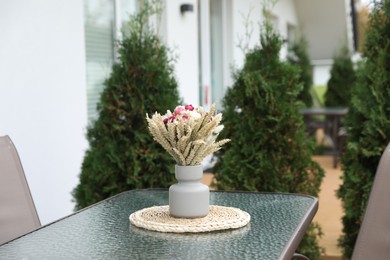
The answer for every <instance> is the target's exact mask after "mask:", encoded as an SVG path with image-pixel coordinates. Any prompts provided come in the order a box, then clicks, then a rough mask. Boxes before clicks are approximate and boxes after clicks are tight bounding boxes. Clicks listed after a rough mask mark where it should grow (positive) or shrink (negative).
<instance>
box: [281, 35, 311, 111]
mask: <svg viewBox="0 0 390 260" xmlns="http://www.w3.org/2000/svg"><path fill="white" fill-rule="evenodd" d="M287 59H288V61H289V62H291V63H292V64H296V65H298V66H299V68H300V69H301V70H300V75H299V81H300V82H302V83H303V89H302V91H301V92H300V93H299V94H298V99H299V100H301V101H302V102H303V103H304V104H305V105H306V107H311V106H313V98H312V96H311V94H310V89H311V87H312V85H313V77H312V68H311V64H310V58H309V54H308V53H307V41H306V39H305V38H303V36H302V37H300V38H299V40H298V41H295V42H294V43H293V44H292V46H291V47H290V50H289V55H288V57H287Z"/></svg>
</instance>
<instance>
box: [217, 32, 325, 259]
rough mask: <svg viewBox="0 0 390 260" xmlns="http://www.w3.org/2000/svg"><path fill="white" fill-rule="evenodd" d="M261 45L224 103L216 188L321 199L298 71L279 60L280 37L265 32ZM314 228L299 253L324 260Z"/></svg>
mask: <svg viewBox="0 0 390 260" xmlns="http://www.w3.org/2000/svg"><path fill="white" fill-rule="evenodd" d="M260 41H261V47H256V48H254V49H253V50H251V51H249V52H248V53H247V54H246V57H245V63H244V67H243V68H242V69H241V70H239V71H236V72H235V73H234V75H233V76H234V85H233V86H232V87H231V88H229V89H228V91H227V93H226V95H225V97H224V99H223V104H222V105H223V115H224V120H223V124H224V125H225V129H224V131H222V133H221V135H223V137H224V138H231V142H230V143H228V144H226V147H225V148H224V149H222V150H221V151H220V152H219V153H218V154H216V157H217V159H218V161H217V163H216V165H215V167H214V168H213V172H214V174H215V183H214V185H215V186H216V187H217V188H218V189H222V190H247V191H264V192H267V191H271V192H293V193H303V194H310V195H313V196H318V192H319V188H320V184H321V181H322V178H323V176H324V172H323V170H322V169H321V168H320V166H319V165H318V164H317V163H316V162H314V161H313V160H312V159H311V155H312V152H313V150H314V143H312V141H310V139H309V138H307V136H306V134H305V126H304V123H303V118H302V115H301V114H300V113H299V108H300V107H302V103H301V102H300V101H298V99H297V96H298V94H299V93H300V92H301V90H302V84H301V83H300V81H299V78H300V74H299V68H298V67H296V66H294V65H292V64H290V63H289V62H282V61H280V59H279V51H280V48H281V44H282V42H281V39H280V38H279V36H278V35H276V34H274V33H272V29H271V28H270V27H269V26H268V25H266V29H265V31H264V32H262V33H261V36H260ZM320 233H321V231H320V229H319V226H318V225H317V224H312V225H311V226H310V228H309V231H308V233H307V235H306V236H305V238H304V239H303V242H302V243H301V246H300V249H299V251H300V252H301V253H303V254H305V255H307V256H309V257H310V258H311V259H320V254H321V249H320V247H319V245H318V241H317V239H316V238H317V236H318V235H319V234H320Z"/></svg>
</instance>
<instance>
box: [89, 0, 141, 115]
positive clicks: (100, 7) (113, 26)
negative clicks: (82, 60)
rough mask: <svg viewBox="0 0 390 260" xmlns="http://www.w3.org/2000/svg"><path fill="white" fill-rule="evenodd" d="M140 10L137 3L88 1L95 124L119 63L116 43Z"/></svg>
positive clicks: (91, 100)
mask: <svg viewBox="0 0 390 260" xmlns="http://www.w3.org/2000/svg"><path fill="white" fill-rule="evenodd" d="M136 10H137V1H136V0H84V18H85V19H84V31H85V53H86V73H87V75H86V83H87V99H88V100H87V106H88V108H87V111H88V120H89V121H90V122H91V121H93V120H95V119H96V118H97V116H98V114H97V111H96V105H97V103H98V102H99V99H100V93H101V92H102V90H103V88H104V85H103V83H104V80H105V79H106V78H107V77H108V76H109V75H110V72H111V68H112V65H113V62H114V60H115V40H117V39H120V28H121V27H122V26H124V25H126V23H127V21H128V20H129V16H130V15H131V14H134V13H135V12H136Z"/></svg>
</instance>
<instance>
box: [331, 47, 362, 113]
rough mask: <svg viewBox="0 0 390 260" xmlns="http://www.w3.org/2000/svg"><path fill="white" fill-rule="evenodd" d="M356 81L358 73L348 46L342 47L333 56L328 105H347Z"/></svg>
mask: <svg viewBox="0 0 390 260" xmlns="http://www.w3.org/2000/svg"><path fill="white" fill-rule="evenodd" d="M355 81H356V74H355V70H354V68H353V63H352V61H351V55H350V53H349V50H348V48H347V47H344V48H342V49H341V51H340V53H338V54H337V55H336V56H335V57H334V58H333V65H332V69H331V71H330V79H329V81H328V89H327V91H326V93H325V106H326V107H347V106H348V104H349V102H350V100H351V89H352V88H353V85H354V84H355Z"/></svg>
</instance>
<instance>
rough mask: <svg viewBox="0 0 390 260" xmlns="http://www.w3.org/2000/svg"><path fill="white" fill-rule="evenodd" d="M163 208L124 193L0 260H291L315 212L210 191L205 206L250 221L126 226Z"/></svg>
mask: <svg viewBox="0 0 390 260" xmlns="http://www.w3.org/2000/svg"><path fill="white" fill-rule="evenodd" d="M166 204H168V191H167V190H161V189H157V190H156V189H149V190H133V191H127V192H123V193H121V194H118V195H116V196H113V197H111V198H109V199H106V200H104V201H102V202H99V203H97V204H94V205H92V206H90V207H88V208H85V209H83V210H81V211H78V212H76V213H74V214H72V215H70V216H67V217H65V218H62V219H60V220H58V221H55V222H53V223H51V224H48V225H46V226H43V227H41V228H39V229H37V230H35V231H33V232H31V233H28V234H26V235H24V236H21V237H19V238H17V239H15V240H12V241H10V242H8V243H5V244H3V245H1V246H0V259H291V257H292V255H293V254H294V252H295V250H296V248H297V247H298V245H299V243H300V241H301V239H302V236H303V234H304V233H305V230H306V228H307V226H308V225H309V223H310V222H311V220H312V218H313V217H314V215H315V213H316V211H317V209H318V200H317V199H316V198H314V197H310V196H305V195H298V194H285V193H256V192H225V191H212V192H211V194H210V204H212V205H220V206H229V207H237V208H240V209H242V210H244V211H246V212H248V213H249V214H250V215H251V221H250V223H249V224H248V225H247V226H245V227H243V228H240V229H234V230H233V229H231V230H225V231H217V232H210V233H183V234H177V233H159V232H154V231H149V230H145V229H141V228H137V227H135V226H133V225H132V224H130V221H129V215H130V214H131V213H133V212H135V211H137V210H139V209H142V208H145V207H151V206H158V205H166Z"/></svg>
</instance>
